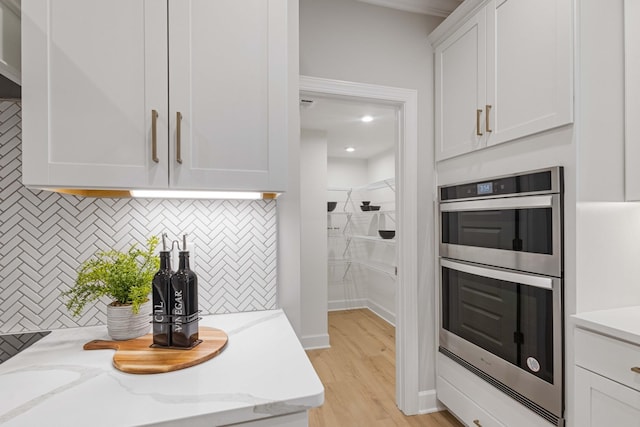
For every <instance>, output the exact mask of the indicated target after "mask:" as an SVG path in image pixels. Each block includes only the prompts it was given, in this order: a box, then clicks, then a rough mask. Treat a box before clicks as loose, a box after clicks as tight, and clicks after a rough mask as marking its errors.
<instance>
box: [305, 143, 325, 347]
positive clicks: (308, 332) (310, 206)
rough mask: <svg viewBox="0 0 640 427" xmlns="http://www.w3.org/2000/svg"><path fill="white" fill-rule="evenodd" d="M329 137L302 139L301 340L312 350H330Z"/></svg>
mask: <svg viewBox="0 0 640 427" xmlns="http://www.w3.org/2000/svg"><path fill="white" fill-rule="evenodd" d="M326 195H327V134H326V132H323V131H313V130H302V132H301V135H300V215H301V217H302V219H303V220H302V226H301V230H300V242H301V245H300V246H301V247H300V258H301V261H300V269H301V271H302V272H303V274H301V282H300V296H301V298H300V301H301V306H302V307H304V310H302V313H301V314H302V323H301V326H302V328H301V333H300V339H301V341H302V345H303V346H304V347H305V348H307V349H309V348H320V347H328V346H329V334H328V330H327V328H328V325H327V261H326V260H327V213H326V212H327V208H326V206H327V198H326Z"/></svg>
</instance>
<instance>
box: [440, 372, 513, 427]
mask: <svg viewBox="0 0 640 427" xmlns="http://www.w3.org/2000/svg"><path fill="white" fill-rule="evenodd" d="M436 382H437V390H438V400H440V401H441V402H442V403H444V404H445V405H446V406H447V407H448V408H449V410H450V411H451V412H453V413H454V414H456V416H457V417H458V418H460V420H461V421H462V422H463V423H465V424H466V425H467V426H470V427H504V424H501V423H500V422H498V421H497V420H496V419H495V418H493V417H492V416H491V415H489V414H488V413H486V412H485V411H484V410H482V409H481V408H480V407H479V406H478V405H476V404H475V403H474V402H473V401H471V400H470V399H469V398H468V397H467V396H465V395H464V394H462V393H461V392H460V391H459V390H458V389H457V388H455V387H454V386H453V385H451V383H449V382H448V381H447V380H445V379H444V378H442V377H441V376H438V378H437V380H436Z"/></svg>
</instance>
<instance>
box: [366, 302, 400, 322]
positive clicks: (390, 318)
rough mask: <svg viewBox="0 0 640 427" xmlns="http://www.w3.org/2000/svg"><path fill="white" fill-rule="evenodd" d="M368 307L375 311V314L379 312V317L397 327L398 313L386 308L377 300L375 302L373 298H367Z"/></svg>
mask: <svg viewBox="0 0 640 427" xmlns="http://www.w3.org/2000/svg"><path fill="white" fill-rule="evenodd" d="M367 308H368V309H369V310H371V311H373V312H374V313H375V314H377V315H378V317H381V318H382V319H384V320H386V321H387V323H390V324H391V325H392V326H393V327H394V328H395V326H396V315H395V314H393V313H392V312H390V311H389V310H387V309H386V308H383V307H382V306H381V305H380V304H376V303H375V302H373V301H371V300H367Z"/></svg>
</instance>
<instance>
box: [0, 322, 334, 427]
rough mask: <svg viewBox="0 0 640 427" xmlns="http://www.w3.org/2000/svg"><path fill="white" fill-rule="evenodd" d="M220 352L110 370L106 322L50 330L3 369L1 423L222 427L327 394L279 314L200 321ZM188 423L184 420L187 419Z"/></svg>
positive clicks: (303, 406) (315, 402)
mask: <svg viewBox="0 0 640 427" xmlns="http://www.w3.org/2000/svg"><path fill="white" fill-rule="evenodd" d="M200 325H201V326H211V327H215V328H218V329H222V330H223V331H225V332H226V333H227V334H228V336H229V342H228V344H227V347H226V348H225V349H224V351H222V353H221V354H219V355H218V356H216V357H214V358H213V359H211V360H209V361H207V362H204V363H202V364H200V365H197V366H193V367H190V368H187V369H182V370H179V371H174V372H168V373H163V374H151V375H134V374H127V373H124V372H120V371H118V370H117V369H115V368H114V367H113V366H112V357H113V353H114V351H113V350H90V351H87V350H83V349H82V346H83V345H84V344H85V343H86V342H88V341H91V340H94V339H109V336H108V335H107V332H106V326H97V327H86V328H74V329H63V330H56V331H53V332H52V333H51V334H49V335H48V336H46V337H44V338H43V339H41V340H40V341H38V342H37V343H36V344H34V345H32V346H31V347H29V348H27V349H26V350H24V351H23V352H22V353H20V354H18V355H16V356H14V357H12V358H11V359H9V360H8V361H6V362H5V363H3V364H2V365H0V425H2V426H3V427H4V426H6V427H10V426H36V425H42V426H44V425H54V426H56V425H60V426H62V425H64V426H66V427H71V426H83V427H84V426H88V425H91V426H93V427H98V426H109V427H114V426H134V425H154V424H159V423H162V424H163V425H185V423H186V422H188V423H189V424H190V425H208V426H212V425H224V424H232V423H238V422H244V421H249V420H254V419H260V418H266V417H271V416H274V415H281V414H289V413H295V412H300V411H305V410H307V409H310V408H312V407H316V406H320V405H321V404H322V403H323V400H324V388H323V386H322V383H321V382H320V380H319V378H318V376H317V375H316V372H315V370H314V369H313V366H312V365H311V363H310V362H309V359H308V358H307V356H306V354H305V352H304V350H303V348H302V346H301V345H300V342H299V341H298V339H297V337H296V335H295V333H294V331H293V329H292V327H291V325H290V324H289V321H288V320H287V318H286V316H285V314H284V313H283V312H282V310H273V311H258V312H247V313H235V314H222V315H214V316H205V317H204V318H203V319H202V320H201V322H200ZM187 418H189V420H188V421H187Z"/></svg>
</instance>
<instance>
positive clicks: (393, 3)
mask: <svg viewBox="0 0 640 427" xmlns="http://www.w3.org/2000/svg"><path fill="white" fill-rule="evenodd" d="M358 1H361V2H364V3H370V4H375V5H377V6H384V7H389V8H392V9H399V10H404V11H407V12H415V13H423V14H425V15H434V16H441V17H443V18H446V17H447V16H449V14H450V13H451V12H453V10H454V9H455V8H456V7H458V6H459V5H460V3H462V0H358Z"/></svg>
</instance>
